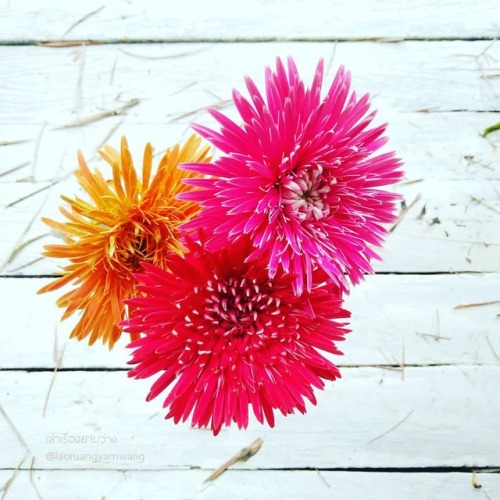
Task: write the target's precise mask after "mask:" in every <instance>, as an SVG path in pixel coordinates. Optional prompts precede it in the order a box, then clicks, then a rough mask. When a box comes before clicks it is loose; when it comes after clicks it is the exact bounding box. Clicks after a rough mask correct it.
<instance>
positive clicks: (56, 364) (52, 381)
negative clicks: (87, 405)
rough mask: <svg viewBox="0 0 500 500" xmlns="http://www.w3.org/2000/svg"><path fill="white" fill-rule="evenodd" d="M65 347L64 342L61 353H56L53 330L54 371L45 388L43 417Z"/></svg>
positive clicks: (55, 340) (55, 338)
mask: <svg viewBox="0 0 500 500" xmlns="http://www.w3.org/2000/svg"><path fill="white" fill-rule="evenodd" d="M65 349H66V344H64V345H63V347H62V349H61V353H60V354H58V348H57V330H54V353H53V357H54V363H55V365H54V373H53V374H52V379H51V380H50V384H49V388H48V390H47V396H46V398H45V403H44V405H43V412H42V415H43V418H45V414H46V412H47V405H48V404H49V397H50V393H51V392H52V387H53V385H54V382H55V380H56V375H57V371H58V370H59V368H61V365H62V358H63V355H64V350H65Z"/></svg>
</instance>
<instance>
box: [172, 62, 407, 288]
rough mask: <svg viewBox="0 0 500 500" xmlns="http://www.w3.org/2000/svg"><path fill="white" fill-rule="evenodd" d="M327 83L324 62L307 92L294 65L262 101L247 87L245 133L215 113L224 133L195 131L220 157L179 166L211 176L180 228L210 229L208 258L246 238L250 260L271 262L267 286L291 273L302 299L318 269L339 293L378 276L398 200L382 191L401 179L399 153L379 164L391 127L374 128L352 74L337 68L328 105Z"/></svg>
mask: <svg viewBox="0 0 500 500" xmlns="http://www.w3.org/2000/svg"><path fill="white" fill-rule="evenodd" d="M322 80H323V61H320V62H319V64H318V66H317V69H316V73H315V76H314V80H313V82H312V85H311V87H310V88H306V87H305V85H304V82H303V81H302V80H301V79H300V77H299V74H298V71H297V68H296V66H295V63H294V61H293V59H291V58H289V59H288V69H285V66H284V64H283V62H282V61H281V60H280V59H278V60H277V65H276V71H272V70H271V69H270V68H267V70H266V73H265V81H266V93H265V94H266V95H265V97H263V96H262V95H261V93H260V92H259V90H258V88H257V87H256V85H255V83H254V82H253V81H252V80H251V79H250V78H247V79H246V85H247V88H248V91H249V93H250V100H247V99H245V98H244V97H242V95H241V94H240V93H239V92H237V91H233V99H234V103H235V105H236V108H237V110H238V112H239V114H240V115H241V119H242V120H243V125H242V126H239V125H237V124H235V123H234V122H233V121H232V120H230V119H229V118H227V117H226V116H224V115H223V114H222V113H220V112H219V111H217V110H215V109H212V110H211V111H210V112H211V114H212V115H213V117H214V118H215V119H216V120H217V121H218V122H219V123H220V125H221V129H220V132H217V131H214V130H211V129H209V128H207V127H205V126H202V125H194V126H193V128H194V129H195V130H196V131H197V132H198V133H200V134H201V135H202V136H204V137H205V138H206V139H208V140H209V141H210V142H211V143H212V144H213V145H215V146H217V147H218V148H219V149H220V150H221V151H222V152H223V155H222V156H221V157H220V158H218V159H217V160H216V161H214V162H213V163H191V164H188V165H185V166H184V167H183V168H187V169H188V170H191V171H193V172H198V173H201V174H207V175H209V176H211V177H210V178H208V179H189V180H187V181H186V183H188V184H189V185H191V186H195V187H198V188H201V189H198V190H195V191H193V192H186V193H183V194H182V195H181V198H182V199H185V200H191V201H197V202H199V203H201V205H202V206H203V207H204V208H203V210H202V212H201V213H200V214H199V216H198V217H196V218H195V219H193V220H191V221H190V222H188V223H186V224H184V225H183V228H185V229H195V228H200V227H204V228H205V230H206V231H207V233H208V234H210V235H212V236H211V238H210V240H209V241H208V248H209V249H216V248H220V247H222V246H224V245H225V243H226V241H227V240H228V238H229V239H230V240H233V239H238V238H241V237H242V236H243V235H246V234H248V235H249V236H250V238H251V241H252V244H253V247H254V251H253V252H252V254H251V255H250V258H265V259H266V260H267V261H268V263H269V275H270V277H273V276H275V275H276V273H277V271H278V268H279V267H282V268H283V269H284V270H285V271H286V272H289V273H292V274H294V275H295V276H296V277H297V279H296V281H295V283H294V287H295V290H296V292H297V293H301V291H302V290H303V288H304V287H305V288H306V289H307V290H309V291H310V290H312V287H313V273H314V271H313V269H314V267H315V266H316V265H319V266H320V267H321V268H322V269H323V270H324V271H326V272H327V273H328V274H329V276H330V277H331V278H332V279H333V280H334V281H335V282H336V283H338V284H339V285H340V286H342V287H343V288H347V286H348V280H347V279H346V277H345V276H344V273H346V274H347V275H348V277H349V278H350V281H351V283H353V284H355V283H357V282H359V280H360V279H361V278H362V277H363V275H364V273H369V272H372V267H371V264H370V261H371V259H373V258H377V257H378V255H377V254H376V252H375V251H374V250H373V247H374V246H380V245H381V244H382V241H383V237H384V235H385V234H386V232H387V228H386V227H385V226H384V225H385V224H387V223H390V222H392V221H394V219H395V215H394V212H395V200H396V199H397V198H398V196H397V195H395V194H394V193H390V192H387V191H385V190H382V189H380V187H382V186H387V185H389V184H391V183H394V182H396V181H398V180H399V179H400V178H401V176H402V173H401V170H400V165H401V163H400V161H399V160H398V159H397V158H396V157H395V155H394V153H392V152H385V153H379V154H377V155H374V154H375V152H376V151H378V150H379V149H380V148H381V147H382V146H383V145H384V144H385V143H386V141H387V139H386V137H384V135H383V134H384V131H385V125H379V126H376V127H372V128H370V124H371V122H372V120H373V118H374V115H375V113H374V112H371V113H369V114H368V112H369V108H370V104H369V101H368V99H369V97H368V95H364V96H363V97H361V98H358V97H357V96H356V93H355V92H351V91H350V83H351V77H350V74H349V72H347V71H345V70H344V68H342V67H341V68H340V69H339V71H338V73H337V75H336V76H335V79H334V81H333V83H332V85H331V87H330V89H329V90H328V92H327V94H326V96H325V97H324V98H322V97H321V86H322Z"/></svg>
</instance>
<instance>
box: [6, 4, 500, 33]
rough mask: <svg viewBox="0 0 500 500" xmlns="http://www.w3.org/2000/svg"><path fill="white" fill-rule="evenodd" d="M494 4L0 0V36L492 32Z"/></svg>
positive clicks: (495, 18)
mask: <svg viewBox="0 0 500 500" xmlns="http://www.w3.org/2000/svg"><path fill="white" fill-rule="evenodd" d="M103 6H105V7H104V8H103ZM497 8H498V4H497V3H496V2H495V0H481V1H480V2H468V1H466V0H459V1H454V2H450V1H449V0H447V1H443V2H439V3H437V2H432V1H431V0H424V1H422V2H419V4H418V5H415V4H413V3H412V2H409V1H406V2H398V1H396V0H384V1H377V2H375V1H372V0H364V1H362V2H346V1H341V2H335V3H332V2H330V1H328V0H314V1H309V2H304V1H300V0H295V1H292V2H290V1H286V0H279V1H276V0H274V1H272V2H270V1H266V0H258V1H254V2H250V3H247V4H246V5H241V4H239V3H237V2H231V1H229V0H213V1H211V2H210V3H205V2H200V1H199V0H186V1H184V2H168V3H167V4H161V3H157V2H155V1H154V0H149V1H147V0H142V1H129V2H123V1H116V0H115V1H110V2H106V3H105V4H103V3H102V2H100V1H99V0H89V1H87V2H85V3H84V4H71V5H70V4H68V3H67V2H64V1H62V0H49V1H45V2H44V3H43V7H42V6H41V5H40V4H39V3H38V2H36V1H35V0H30V1H26V0H25V1H23V2H13V1H9V0H4V1H3V2H2V3H1V5H0V20H1V22H0V34H1V35H0V36H1V38H0V39H2V40H26V39H28V40H49V39H61V38H62V39H75V38H76V39H82V38H91V39H99V40H102V39H104V40H113V39H128V40H130V39H147V40H156V39H182V40H191V39H207V38H208V39H238V40H239V39H247V38H264V39H272V38H284V39H287V38H312V39H318V38H320V39H321V38H329V39H332V38H333V39H337V38H346V37H348V38H359V37H362V38H369V37H375V38H378V37H384V38H387V37H389V38H394V37H397V38H399V37H424V38H426V37H439V38H441V37H443V38H444V37H459V38H462V37H490V38H494V37H495V36H498V33H499V29H500V26H499V23H498V10H497ZM96 11H97V12H96ZM91 13H92V15H91V16H90V17H88V19H86V20H84V21H83V22H81V23H80V24H78V25H76V26H75V24H76V23H78V21H79V20H81V19H84V18H85V17H86V16H88V15H89V14H91ZM73 26H74V27H73ZM68 30H70V31H69V32H68Z"/></svg>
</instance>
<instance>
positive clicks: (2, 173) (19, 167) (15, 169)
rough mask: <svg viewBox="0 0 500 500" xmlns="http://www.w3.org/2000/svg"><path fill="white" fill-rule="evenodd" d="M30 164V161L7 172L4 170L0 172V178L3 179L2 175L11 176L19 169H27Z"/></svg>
mask: <svg viewBox="0 0 500 500" xmlns="http://www.w3.org/2000/svg"><path fill="white" fill-rule="evenodd" d="M30 163H31V162H30V161H25V162H23V163H21V164H19V165H17V166H16V167H12V168H9V170H4V171H3V172H0V177H3V176H4V175H8V174H12V173H13V172H16V171H17V170H20V169H21V168H24V167H27V166H28V165H29V164H30Z"/></svg>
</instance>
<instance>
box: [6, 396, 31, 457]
mask: <svg viewBox="0 0 500 500" xmlns="http://www.w3.org/2000/svg"><path fill="white" fill-rule="evenodd" d="M0 413H1V414H2V415H3V418H5V420H6V421H7V423H8V424H9V427H10V428H11V429H12V431H13V432H14V434H15V435H16V437H17V439H18V440H19V442H20V443H21V444H22V445H23V446H24V448H25V449H26V450H28V451H29V446H28V445H27V444H26V441H25V440H24V438H23V437H22V436H21V433H20V432H19V431H18V430H17V427H16V426H15V425H14V423H13V422H12V420H11V419H10V417H9V416H8V415H7V413H5V410H4V409H3V408H2V405H0Z"/></svg>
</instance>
